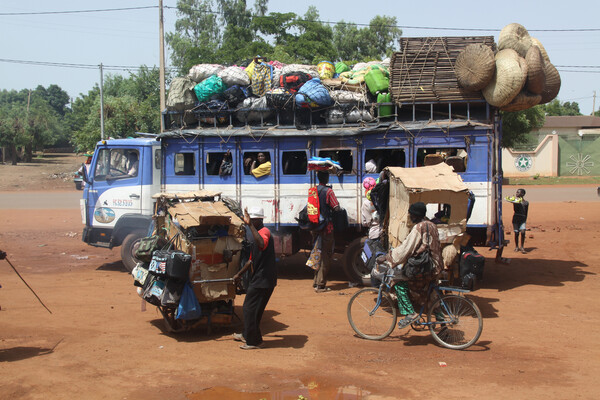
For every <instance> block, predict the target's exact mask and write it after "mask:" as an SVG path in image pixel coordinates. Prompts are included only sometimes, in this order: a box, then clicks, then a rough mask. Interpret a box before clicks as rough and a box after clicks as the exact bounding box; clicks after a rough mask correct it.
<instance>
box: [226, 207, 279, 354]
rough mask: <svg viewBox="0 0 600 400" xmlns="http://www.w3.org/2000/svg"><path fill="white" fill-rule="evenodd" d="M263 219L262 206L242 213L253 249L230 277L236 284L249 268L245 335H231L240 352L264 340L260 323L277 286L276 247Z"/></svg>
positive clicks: (256, 346)
mask: <svg viewBox="0 0 600 400" xmlns="http://www.w3.org/2000/svg"><path fill="white" fill-rule="evenodd" d="M264 217H265V211H264V210H263V209H262V208H261V207H251V208H250V211H248V209H247V208H246V209H245V210H244V222H245V223H246V225H247V226H248V228H249V229H250V233H251V236H252V238H251V241H252V243H253V246H252V247H253V248H252V253H251V254H250V259H249V260H248V262H247V263H246V264H245V265H244V267H243V268H242V269H241V270H240V271H239V272H238V273H237V274H235V276H234V277H233V280H234V282H236V283H237V282H239V281H240V279H241V277H242V275H243V274H244V273H245V272H246V271H247V270H248V269H250V270H251V274H250V284H249V285H248V289H247V291H246V298H245V299H244V306H243V313H244V332H243V333H241V334H240V333H234V334H233V339H234V340H237V341H240V342H244V344H242V345H241V346H240V348H241V349H243V350H252V349H258V348H260V347H261V345H262V343H263V338H262V334H261V332H260V320H261V319H262V316H263V312H264V311H265V308H266V307H267V303H268V302H269V299H270V298H271V295H272V294H273V290H274V289H275V286H277V266H276V264H275V246H274V245H273V240H272V238H271V231H269V229H267V228H266V227H265V226H264V225H263V218H264Z"/></svg>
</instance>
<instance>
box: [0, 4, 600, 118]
mask: <svg viewBox="0 0 600 400" xmlns="http://www.w3.org/2000/svg"><path fill="white" fill-rule="evenodd" d="M158 3H159V1H158V0H103V1H89V0H88V1H85V0H84V1H82V0H54V1H47V0H1V1H0V90H2V89H7V90H11V89H15V90H21V89H34V88H35V87H37V86H38V85H43V86H45V87H48V86H49V85H51V84H56V85H58V86H60V87H61V88H62V89H64V90H65V91H67V92H68V93H69V95H70V96H71V97H72V98H76V97H78V96H80V95H81V94H87V92H88V91H89V90H90V89H91V88H92V87H93V86H94V85H95V84H97V83H98V82H99V81H100V72H99V68H98V65H99V64H100V63H102V64H103V65H105V66H106V68H105V73H117V74H124V75H126V76H127V75H128V71H134V72H135V68H137V67H138V66H140V65H148V66H154V65H156V66H158V65H159V34H158V31H159V28H158V9H157V8H151V9H138V10H127V11H112V12H91V13H71V14H63V13H55V14H42V15H16V13H32V12H58V11H81V10H106V9H112V8H129V7H147V6H157V5H158ZM176 4H177V1H176V0H163V5H164V6H165V7H171V8H167V9H165V12H164V17H165V32H169V31H174V26H175V21H176V20H177V15H176V11H175V10H174V8H175V6H176ZM248 4H249V5H252V4H253V1H252V0H248ZM311 5H314V6H316V7H317V9H318V10H319V14H320V19H321V20H323V21H331V22H338V21H341V20H344V21H346V22H354V23H358V24H368V23H369V21H370V20H371V19H372V18H373V17H374V16H376V15H389V16H395V17H396V19H397V22H398V25H399V26H401V27H402V31H403V36H404V37H422V36H480V35H493V36H494V38H495V41H496V42H497V41H498V33H499V31H500V29H502V28H503V27H504V26H505V25H507V24H509V23H512V22H518V23H520V24H522V25H524V26H525V27H526V28H527V29H528V30H529V32H530V34H531V36H534V37H536V38H538V39H539V40H540V41H541V42H542V44H543V45H544V47H545V48H546V51H547V52H548V55H549V57H550V60H551V61H552V63H553V64H554V65H555V66H557V68H558V70H559V72H560V74H561V80H562V87H561V90H560V93H559V94H558V99H559V100H560V101H561V102H566V101H571V102H573V101H575V102H577V103H579V106H580V110H581V112H582V113H583V114H584V115H589V114H590V113H591V112H592V104H593V95H594V91H596V94H597V98H596V107H595V110H598V109H599V108H600V20H599V19H598V15H600V2H599V1H597V0H596V1H594V0H584V1H577V0H571V1H564V0H561V1H556V0H546V1H535V0H519V1H514V0H503V1H495V2H483V1H463V0H453V1H437V0H429V1H427V2H425V1H402V0H395V1H389V0H378V1H376V2H373V3H370V2H365V1H364V0H361V1H359V0H345V1H334V0H330V1H328V2H324V1H321V2H315V1H314V0H309V1H304V0H298V1H290V0H269V3H268V11H269V12H294V13H296V14H299V15H303V14H304V13H305V12H306V10H307V9H308V7H309V6H311ZM8 14H10V15H8ZM441 28H444V29H441ZM446 28H453V29H446ZM465 29H469V30H465ZM166 57H167V66H169V53H168V49H167V55H166ZM23 61H25V62H28V63H23ZM29 62H32V63H29ZM198 62H199V63H201V60H198ZM53 63H58V64H70V65H71V66H69V67H66V66H53V65H49V64H53Z"/></svg>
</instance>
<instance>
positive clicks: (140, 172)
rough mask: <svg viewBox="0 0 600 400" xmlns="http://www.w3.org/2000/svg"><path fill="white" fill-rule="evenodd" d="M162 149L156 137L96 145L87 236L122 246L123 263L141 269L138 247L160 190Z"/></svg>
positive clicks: (86, 197)
mask: <svg viewBox="0 0 600 400" xmlns="http://www.w3.org/2000/svg"><path fill="white" fill-rule="evenodd" d="M161 166H162V152H161V147H160V142H159V141H156V139H153V138H152V139H149V138H143V139H110V140H103V141H101V142H99V143H98V144H97V145H96V150H95V152H94V156H93V158H92V162H91V165H90V168H89V173H86V175H85V176H84V180H85V182H86V184H85V188H84V192H83V198H82V199H81V204H80V205H81V216H82V222H83V223H84V225H85V227H84V229H83V234H82V240H83V241H84V242H85V243H87V244H89V245H91V246H96V247H105V248H109V249H112V248H113V247H117V246H121V258H122V260H123V265H124V266H125V268H127V269H128V270H132V269H133V267H135V264H136V260H135V257H134V255H133V254H134V251H135V247H136V246H137V244H138V242H139V240H140V239H141V238H143V237H145V236H147V234H148V231H149V229H150V225H151V221H152V214H153V212H154V209H153V207H154V206H153V200H152V195H153V194H154V193H156V192H159V191H160V177H161V174H160V170H161Z"/></svg>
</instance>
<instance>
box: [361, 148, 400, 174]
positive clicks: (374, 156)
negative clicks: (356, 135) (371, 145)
mask: <svg viewBox="0 0 600 400" xmlns="http://www.w3.org/2000/svg"><path fill="white" fill-rule="evenodd" d="M373 166H375V168H373ZM405 166H406V153H405V152H404V149H370V150H366V151H365V172H367V173H370V174H374V173H380V172H381V171H382V170H383V169H384V168H385V167H405Z"/></svg>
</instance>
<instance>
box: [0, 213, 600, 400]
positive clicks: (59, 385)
mask: <svg viewBox="0 0 600 400" xmlns="http://www.w3.org/2000/svg"><path fill="white" fill-rule="evenodd" d="M505 214H508V215H506V216H505V225H506V226H511V224H510V217H511V214H512V213H511V212H510V210H506V211H505ZM0 221H2V229H1V231H0V249H2V250H5V251H7V252H8V255H9V259H10V261H11V262H12V263H13V265H15V266H16V267H17V268H18V269H19V271H20V272H21V274H22V275H23V277H24V278H25V279H26V280H27V281H28V283H29V284H30V285H31V286H32V287H33V288H34V289H35V290H36V292H37V293H38V295H39V296H40V297H41V298H42V300H43V301H44V302H45V303H46V304H47V305H48V307H49V308H50V309H51V310H52V312H53V313H52V314H49V313H48V312H47V311H46V310H45V309H44V308H43V307H42V306H41V305H40V304H39V303H38V302H37V300H36V299H35V298H34V296H33V294H31V293H30V292H29V290H28V289H27V288H26V287H25V285H24V284H23V283H22V282H21V281H20V280H19V279H18V277H17V276H16V274H15V273H14V272H13V271H12V270H11V268H10V266H9V265H8V264H7V263H6V261H0V283H1V284H2V288H1V289H0V306H1V307H2V309H1V311H0V398H1V399H41V398H43V399H44V400H51V399H146V400H151V399H205V398H240V399H241V398H245V399H246V398H248V399H257V400H258V399H260V398H279V399H282V398H287V399H296V398H297V395H295V396H292V397H289V396H288V397H285V396H283V395H282V394H281V393H282V391H294V390H297V389H298V388H301V387H306V386H307V385H309V384H310V383H311V382H312V383H313V384H311V386H310V387H311V388H312V389H311V390H309V391H308V392H309V395H310V398H311V399H333V398H339V399H342V398H343V399H350V398H362V399H367V398H368V399H383V398H389V399H399V398H403V399H407V398H440V397H442V396H443V397H444V398H448V399H459V398H460V399H507V398H508V399H541V398H546V399H565V398H578V399H595V398H597V397H598V393H600V390H599V389H600V383H599V380H598V376H600V350H599V347H598V345H597V340H598V339H599V338H600V308H599V307H598V305H600V301H599V300H598V294H597V293H596V294H595V293H594V292H593V290H595V289H598V288H599V287H600V286H599V285H598V273H599V272H600V266H599V263H598V260H599V259H600V247H599V246H598V242H599V239H600V232H599V229H598V226H599V223H600V202H561V203H537V204H536V203H532V205H531V210H530V221H529V222H528V224H529V226H530V227H531V231H530V232H528V238H527V242H526V248H528V249H529V250H530V251H529V253H528V254H525V255H523V254H517V253H513V252H512V243H511V245H509V248H507V249H506V251H505V254H504V255H505V256H507V257H513V259H512V262H511V263H510V264H509V265H498V264H494V262H493V256H494V255H495V254H494V253H493V252H488V251H487V249H483V248H482V249H479V250H480V252H481V253H482V254H483V255H485V256H486V257H487V260H486V271H485V282H484V283H483V287H482V288H481V289H480V290H478V291H476V292H474V293H473V294H472V295H470V297H471V298H472V299H473V300H474V301H475V302H476V303H477V304H478V306H479V307H480V309H481V311H482V313H483V316H484V329H483V334H482V336H481V338H480V340H479V342H478V343H477V344H476V345H474V346H473V347H471V348H470V349H468V350H467V351H452V350H447V349H444V348H441V347H439V346H438V345H436V344H435V343H434V341H433V339H432V338H431V336H430V335H429V333H428V332H415V331H412V330H407V331H399V330H396V331H394V332H393V333H392V335H391V336H390V337H389V338H387V339H386V340H383V341H380V342H373V341H366V340H362V339H359V338H357V337H355V336H354V334H353V331H352V329H351V328H350V326H349V324H348V321H347V318H346V305H347V303H348V300H349V298H350V295H351V294H353V293H354V292H355V291H356V290H358V289H357V288H348V285H347V283H346V282H345V281H344V280H343V274H342V273H340V272H337V273H334V274H333V276H332V279H333V280H332V282H331V286H332V288H333V290H332V291H331V292H328V293H321V294H316V293H314V292H313V291H312V288H311V283H312V279H311V273H310V272H309V271H308V270H307V269H306V267H304V266H302V255H300V256H296V257H294V258H292V259H288V260H286V261H285V262H281V263H280V265H279V267H280V280H279V285H278V286H277V288H276V290H275V293H274V295H273V297H272V299H271V301H270V302H269V305H268V306H267V311H266V313H265V317H264V319H263V333H264V334H265V342H266V343H265V348H264V349H262V350H256V351H243V350H240V349H239V348H238V343H237V342H234V341H232V340H231V339H230V335H231V333H233V332H236V331H239V327H233V328H230V329H221V330H217V331H214V332H213V333H212V334H211V335H206V333H205V332H204V331H202V330H200V331H196V332H193V333H187V334H182V335H169V334H166V333H165V332H164V331H163V325H162V319H161V317H160V315H159V313H158V312H157V311H156V309H155V308H154V307H153V306H151V305H148V307H147V311H146V312H141V311H140V298H139V297H138V296H137V294H136V293H135V289H134V287H133V285H132V279H131V277H130V276H129V275H128V274H127V273H125V272H123V271H122V269H121V264H120V262H119V249H114V250H112V251H109V250H105V249H96V248H93V247H89V246H87V245H85V244H84V243H82V242H81V230H82V225H81V217H80V214H79V210H78V209H77V208H73V209H71V210H64V209H56V210H0ZM510 239H511V242H512V237H510ZM242 300H243V298H242V297H238V298H237V299H236V304H237V305H238V306H237V307H236V312H237V314H238V315H240V316H241V307H240V305H241V303H242ZM440 362H445V363H446V364H447V366H446V367H441V366H440V365H439V363H440ZM314 383H317V384H318V386H317V387H315V386H314ZM349 385H351V386H352V387H353V388H351V389H346V390H345V393H346V394H344V395H341V394H338V395H337V396H338V397H336V392H337V388H338V387H344V386H349ZM215 386H222V387H227V388H231V389H234V390H237V391H246V392H256V393H249V394H247V395H246V397H241V396H238V397H234V396H233V395H221V397H208V396H204V395H203V393H204V392H203V390H204V389H207V388H210V387H215ZM259 392H260V393H259ZM269 392H272V393H275V392H278V393H279V394H269ZM265 393H266V394H265ZM297 393H299V392H297ZM338 393H339V392H338ZM348 393H351V394H354V395H355V396H351V395H349V394H348Z"/></svg>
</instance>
